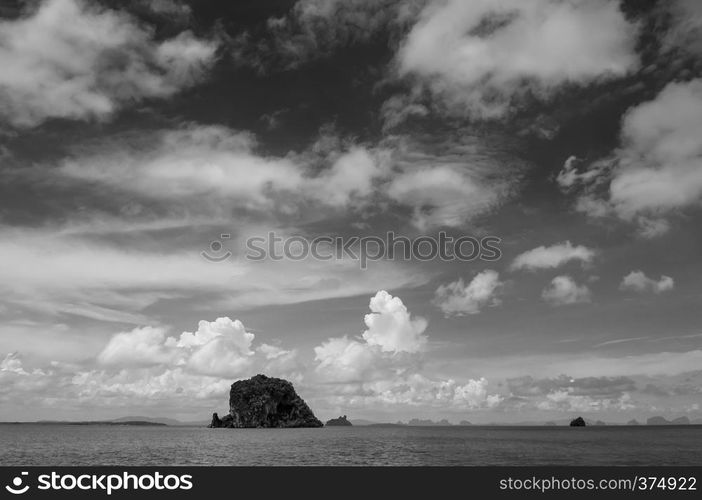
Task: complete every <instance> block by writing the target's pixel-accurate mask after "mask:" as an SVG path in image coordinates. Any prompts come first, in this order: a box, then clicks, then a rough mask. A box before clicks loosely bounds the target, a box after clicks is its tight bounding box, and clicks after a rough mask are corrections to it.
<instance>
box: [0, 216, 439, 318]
mask: <svg viewBox="0 0 702 500" xmlns="http://www.w3.org/2000/svg"><path fill="white" fill-rule="evenodd" d="M184 227H188V228H190V227H191V226H184ZM191 230H192V231H195V228H192V229H191ZM81 231H82V229H81ZM81 231H78V232H74V231H73V230H72V229H71V228H70V227H68V228H65V230H64V228H51V229H49V228H40V229H35V230H29V229H16V228H8V227H0V233H1V234H3V236H4V237H3V238H2V239H1V240H0V259H5V262H12V263H13V265H11V266H2V267H0V291H1V292H2V294H1V295H2V298H1V299H0V307H4V306H8V307H11V308H12V310H14V311H16V310H17V309H19V310H20V311H23V312H24V313H27V311H32V313H31V314H32V315H33V314H35V313H36V312H40V313H41V314H42V315H46V316H51V317H54V318H55V319H56V320H58V318H57V316H58V317H64V316H66V315H73V316H75V315H78V316H83V317H89V318H94V319H97V320H100V321H114V322H120V323H133V324H147V323H153V322H154V321H153V320H151V319H150V318H149V317H148V315H146V314H145V313H144V310H145V309H146V308H148V307H149V306H152V305H154V304H157V303H168V302H169V301H174V300H178V299H187V300H189V301H190V304H191V306H192V307H195V308H198V307H203V305H204V304H205V303H206V304H207V307H208V308H213V307H214V308H222V309H231V308H233V307H235V308H237V310H241V309H245V308H251V307H254V306H259V305H267V304H283V303H287V304H290V303H298V302H304V301H308V300H321V299H329V298H332V297H348V296H354V295H359V294H364V293H368V292H371V291H374V290H378V288H380V287H381V286H382V285H388V284H393V286H398V287H407V286H409V287H413V286H417V285H419V284H422V283H425V282H426V281H427V280H428V279H429V276H428V275H425V274H424V273H422V272H420V271H419V270H412V269H408V268H407V266H406V265H404V264H402V263H396V262H390V261H380V262H373V263H370V264H371V265H372V267H371V272H366V273H359V272H358V265H359V264H358V262H356V261H353V260H351V259H350V258H347V259H339V260H317V259H313V258H309V259H306V260H303V261H300V260H296V261H292V260H283V261H273V260H266V261H263V262H252V261H248V260H246V259H244V258H236V257H234V256H232V257H231V258H230V259H228V260H226V261H224V262H220V263H213V262H210V261H208V260H206V259H204V258H203V257H202V256H201V255H200V252H201V251H202V250H203V249H206V242H207V241H208V240H207V239H204V237H202V236H199V235H200V234H201V233H197V232H195V233H194V237H195V241H194V245H195V246H188V245H187V244H184V243H183V241H182V240H181V241H179V242H178V244H177V245H173V244H171V243H172V242H171V241H170V240H168V239H165V240H163V241H161V244H159V245H153V244H147V245H140V244H138V243H139V242H138V241H137V242H135V240H134V239H132V238H130V236H132V235H131V233H129V232H128V233H127V234H126V235H124V236H121V237H120V238H113V237H111V235H109V234H108V235H107V236H103V235H101V234H99V232H98V234H97V235H95V234H88V235H85V234H82V232H81ZM251 231H252V232H253V234H257V235H261V234H266V232H265V231H256V230H255V229H252V230H251ZM218 232H219V231H218ZM162 234H163V233H162V232H160V233H159V235H162ZM179 234H182V233H179ZM279 234H280V235H281V236H282V235H284V234H285V233H282V232H281V233H279ZM249 235H250V234H249V232H247V231H245V232H244V233H243V234H242V235H241V239H239V238H232V240H231V249H232V250H234V251H237V252H239V253H241V249H243V248H245V246H244V240H245V239H246V238H247V237H248V236H249ZM117 236H120V235H119V234H118V235H117ZM122 237H126V238H127V239H128V242H129V243H130V244H129V245H128V246H127V247H126V248H125V247H124V245H123V244H115V243H114V242H115V241H118V242H121V241H122V239H121V238H122ZM200 238H202V239H203V240H204V241H202V243H200V245H201V246H198V242H199V241H200ZM146 240H147V241H149V240H150V239H149V238H146ZM76 269H81V272H75V270H76ZM63 320H64V321H65V318H64V319H63Z"/></svg>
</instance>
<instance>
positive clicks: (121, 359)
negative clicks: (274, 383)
mask: <svg viewBox="0 0 702 500" xmlns="http://www.w3.org/2000/svg"><path fill="white" fill-rule="evenodd" d="M254 338H255V336H254V334H253V333H249V332H247V331H246V329H245V328H244V325H243V324H242V323H241V321H239V320H231V319H230V318H227V317H222V318H217V319H216V320H215V321H212V322H210V321H204V320H203V321H200V322H199V323H198V329H197V330H196V331H194V332H183V333H182V334H181V335H180V337H179V338H178V339H176V338H175V337H171V336H167V329H166V328H164V327H140V328H135V329H134V330H132V331H130V332H122V333H118V334H116V335H114V336H113V337H112V338H111V339H110V340H109V342H108V343H107V345H106V346H105V348H104V349H103V350H102V352H100V354H98V356H97V360H98V363H99V364H100V365H102V366H106V367H117V368H120V369H124V368H127V367H140V366H141V367H153V366H162V367H167V368H175V367H179V368H182V369H183V370H185V371H186V372H188V373H193V374H196V375H207V376H216V377H229V378H231V377H236V376H240V375H243V374H245V373H246V372H247V370H249V369H251V368H252V366H253V365H254V364H258V367H259V369H263V368H264V367H265V366H266V365H267V364H268V361H270V360H271V359H275V358H277V357H280V356H285V355H286V354H289V351H285V350H283V349H280V350H279V351H278V352H277V353H276V356H273V357H271V350H270V346H268V347H264V348H263V349H259V350H253V349H252V344H253V341H254ZM264 345H265V344H264ZM269 368H270V366H269Z"/></svg>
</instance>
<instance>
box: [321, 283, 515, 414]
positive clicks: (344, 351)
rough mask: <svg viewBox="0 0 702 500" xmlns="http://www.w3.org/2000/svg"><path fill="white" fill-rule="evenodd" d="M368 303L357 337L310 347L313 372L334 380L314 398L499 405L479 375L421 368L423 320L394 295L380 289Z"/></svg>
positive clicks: (348, 402)
mask: <svg viewBox="0 0 702 500" xmlns="http://www.w3.org/2000/svg"><path fill="white" fill-rule="evenodd" d="M370 308H371V311H373V313H371V314H367V315H366V317H365V323H366V326H367V327H368V328H367V330H365V331H364V332H363V334H362V335H361V336H360V337H358V338H349V337H348V336H343V337H337V338H330V339H328V340H326V341H325V342H323V343H322V344H321V345H319V346H317V347H315V348H314V352H315V361H317V366H316V369H315V370H316V373H317V375H318V376H321V377H322V380H324V381H325V382H326V383H329V382H334V384H333V385H332V386H329V388H328V392H327V393H325V394H322V395H320V398H322V399H323V400H325V401H327V402H329V401H336V402H337V403H338V404H342V403H343V405H344V406H345V407H363V406H367V405H393V406H396V405H412V406H414V405H419V404H426V405H430V406H442V405H444V406H445V407H450V408H454V409H456V408H459V409H466V408H480V407H492V406H495V405H497V404H499V402H500V401H501V398H500V396H499V395H497V394H488V390H487V386H488V381H487V380H486V379H485V378H479V379H469V380H467V381H466V382H464V383H459V382H457V381H456V380H453V379H439V380H436V379H431V378H428V377H426V376H425V375H423V374H422V373H421V364H422V358H421V354H422V353H421V351H422V349H423V348H424V346H425V344H426V343H427V340H428V339H427V337H426V336H424V335H423V332H424V330H425V329H426V327H427V323H426V320H424V319H422V318H415V319H413V318H412V317H411V316H410V314H409V311H407V308H406V307H405V306H404V304H403V303H402V301H401V300H400V299H399V298H398V297H392V296H391V295H389V294H388V293H387V292H384V291H380V292H378V293H377V294H376V295H375V296H374V297H373V298H372V299H371V303H370Z"/></svg>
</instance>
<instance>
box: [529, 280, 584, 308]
mask: <svg viewBox="0 0 702 500" xmlns="http://www.w3.org/2000/svg"><path fill="white" fill-rule="evenodd" d="M590 295H591V294H590V289H589V288H588V287H587V285H578V284H577V283H576V282H575V280H573V278H571V277H570V276H556V277H555V278H553V280H551V284H550V285H549V286H548V287H546V288H545V289H544V290H543V292H542V293H541V297H542V298H543V299H544V300H545V301H546V302H548V303H549V304H551V305H553V306H562V305H568V304H579V303H582V302H590Z"/></svg>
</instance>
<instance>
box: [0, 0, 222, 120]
mask: <svg viewBox="0 0 702 500" xmlns="http://www.w3.org/2000/svg"><path fill="white" fill-rule="evenodd" d="M0 38H2V40H3V43H2V45H1V46H0V66H2V67H3V71H2V73H1V74H0V116H1V117H3V118H4V119H5V120H7V121H9V122H10V123H12V124H14V125H17V126H34V125H37V124H39V123H41V122H42V121H44V120H46V119H47V118H54V117H57V118H74V119H86V118H104V117H106V116H108V115H110V114H111V113H113V112H114V111H115V110H117V109H118V108H120V107H121V106H122V105H124V104H126V103H128V102H133V101H136V100H140V99H142V98H148V97H167V96H170V95H172V94H173V93H175V92H177V91H178V90H180V89H182V88H184V87H188V86H190V85H192V84H193V83H195V82H197V81H198V80H200V79H201V78H202V76H203V74H204V73H205V71H206V70H207V69H208V68H209V67H210V65H211V64H212V62H213V60H214V54H215V50H216V48H217V47H216V44H215V43H214V42H211V41H207V40H201V39H198V38H196V37H195V36H193V35H192V33H190V32H183V33H181V34H179V35H177V36H175V37H174V38H170V39H167V40H164V41H155V40H154V37H153V33H152V30H150V29H148V28H146V27H144V26H143V25H141V24H140V23H138V22H137V21H136V20H135V19H133V18H132V17H130V16H129V15H127V14H125V13H123V12H119V11H115V10H109V9H105V8H103V7H99V6H97V5H95V4H94V3H89V2H85V1H83V0H45V1H43V2H41V3H40V4H39V5H38V6H37V7H36V9H35V10H33V11H31V12H28V13H26V14H25V15H23V16H22V17H20V18H18V19H14V20H4V21H1V22H0Z"/></svg>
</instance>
